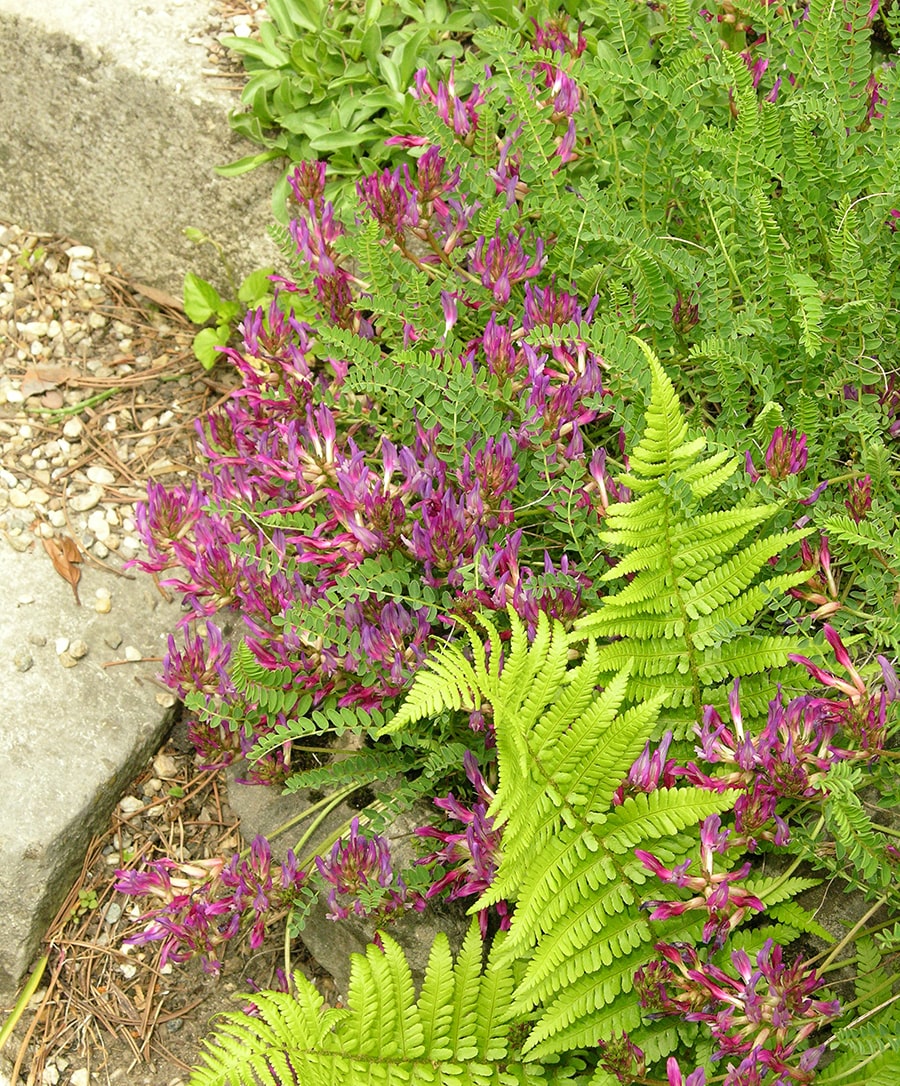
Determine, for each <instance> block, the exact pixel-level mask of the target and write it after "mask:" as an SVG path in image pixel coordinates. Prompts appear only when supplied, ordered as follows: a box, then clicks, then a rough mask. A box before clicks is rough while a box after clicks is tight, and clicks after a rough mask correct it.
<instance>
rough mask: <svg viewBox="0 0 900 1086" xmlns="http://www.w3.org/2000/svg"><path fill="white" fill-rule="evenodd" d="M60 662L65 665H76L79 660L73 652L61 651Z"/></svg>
mask: <svg viewBox="0 0 900 1086" xmlns="http://www.w3.org/2000/svg"><path fill="white" fill-rule="evenodd" d="M59 662H60V663H61V664H62V666H63V667H75V665H76V664H77V663H78V661H77V660H76V659H75V657H74V656H73V655H72V654H71V652H61V653H60V654H59Z"/></svg>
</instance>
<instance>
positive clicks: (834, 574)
mask: <svg viewBox="0 0 900 1086" xmlns="http://www.w3.org/2000/svg"><path fill="white" fill-rule="evenodd" d="M800 563H801V564H800V568H801V569H805V570H807V571H808V572H809V578H808V580H807V581H806V582H805V583H804V584H803V585H800V586H798V585H795V586H794V587H793V588H789V589H788V595H789V596H793V597H794V598H795V599H798V600H803V601H805V602H806V603H812V604H814V605H815V610H814V611H811V612H810V614H809V617H810V618H816V619H818V618H828V617H829V616H830V615H833V614H834V613H835V612H836V611H840V609H841V607H842V604H841V597H840V592H839V590H838V585H839V584H840V573H839V572H838V571H837V570H836V569H835V568H834V566H833V565H832V559H831V551H830V549H829V547H828V537H827V536H824V535H823V536H821V537H820V539H819V545H818V547H816V549H815V550H813V549H812V547H810V545H809V543H808V542H807V541H806V540H805V539H803V540H801V542H800Z"/></svg>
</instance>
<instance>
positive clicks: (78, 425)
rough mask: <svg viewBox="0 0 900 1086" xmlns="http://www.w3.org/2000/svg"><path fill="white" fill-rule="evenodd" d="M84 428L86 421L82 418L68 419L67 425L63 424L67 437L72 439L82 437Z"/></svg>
mask: <svg viewBox="0 0 900 1086" xmlns="http://www.w3.org/2000/svg"><path fill="white" fill-rule="evenodd" d="M83 430H84V423H83V422H82V421H81V419H76V418H73V419H67V420H66V424H65V426H63V434H64V436H65V437H67V438H69V440H70V441H73V440H74V439H75V438H77V437H81V434H82V431H83Z"/></svg>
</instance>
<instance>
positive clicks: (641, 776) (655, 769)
mask: <svg viewBox="0 0 900 1086" xmlns="http://www.w3.org/2000/svg"><path fill="white" fill-rule="evenodd" d="M671 743H672V732H671V730H669V731H667V732H666V733H665V734H664V735H663V737H662V739H660V741H659V745H658V746H657V748H656V750H654V751H653V752H652V753H651V750H650V741H649V740H648V741H647V742H646V743H645V745H644V749H643V751H642V752H641V754H640V755H639V756H638V757H637V759H636V760H635V762H634V764H633V765H632V767H631V769H629V770H628V776H627V777H626V778H625V780H624V781H623V782H622V784H620V785H619V787H618V788H617V789H616V791H615V793H614V794H613V798H612V805H613V806H614V807H618V806H619V805H620V804H621V803H623V802H624V801H625V797H626V796H628V795H633V794H635V793H637V792H655V791H656V790H657V789H658V788H672V787H673V785H674V784H675V778H676V776H677V774H678V763H677V762H676V761H675V759H674V758H667V757H666V756H667V755H668V753H669V747H670V746H671Z"/></svg>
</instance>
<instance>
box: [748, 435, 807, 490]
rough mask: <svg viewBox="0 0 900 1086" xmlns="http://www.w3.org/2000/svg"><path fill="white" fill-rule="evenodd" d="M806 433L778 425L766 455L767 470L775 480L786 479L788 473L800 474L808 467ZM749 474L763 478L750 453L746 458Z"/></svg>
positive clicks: (757, 478)
mask: <svg viewBox="0 0 900 1086" xmlns="http://www.w3.org/2000/svg"><path fill="white" fill-rule="evenodd" d="M806 460H807V451H806V434H800V436H799V437H798V436H797V431H796V430H791V431H787V430H785V429H784V428H783V427H782V426H776V427H775V431H774V433H773V434H772V439H771V440H770V441H769V445H768V448H767V449H766V455H765V466H766V471H767V472H768V474H769V478H770V479H772V480H773V481H774V482H779V481H780V480H782V479H786V478H787V477H788V475H799V474H800V472H801V471H803V469H804V468H805V467H806ZM744 462H745V466H746V468H747V474H748V475H749V476H750V478H751V479H752V480H753V482H754V483H755V482H757V480H759V479H761V478H762V474H761V473H760V472H759V471H757V470H756V467H755V466H754V464H753V458H752V456H751V455H750V453H749V452H748V453H746V454H745V458H744Z"/></svg>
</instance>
